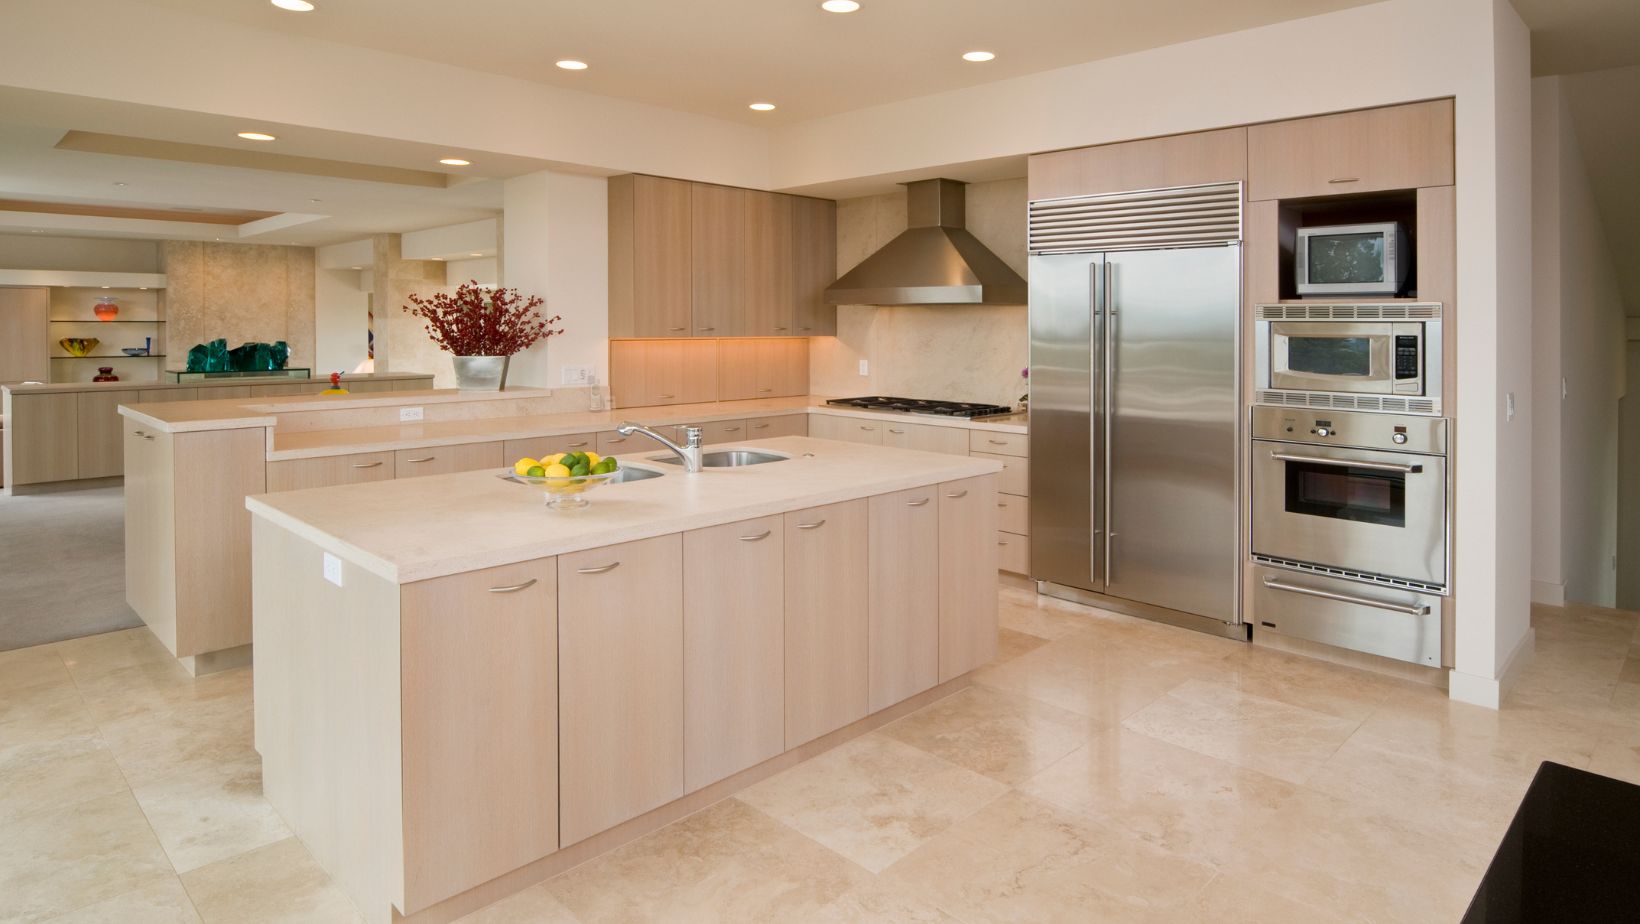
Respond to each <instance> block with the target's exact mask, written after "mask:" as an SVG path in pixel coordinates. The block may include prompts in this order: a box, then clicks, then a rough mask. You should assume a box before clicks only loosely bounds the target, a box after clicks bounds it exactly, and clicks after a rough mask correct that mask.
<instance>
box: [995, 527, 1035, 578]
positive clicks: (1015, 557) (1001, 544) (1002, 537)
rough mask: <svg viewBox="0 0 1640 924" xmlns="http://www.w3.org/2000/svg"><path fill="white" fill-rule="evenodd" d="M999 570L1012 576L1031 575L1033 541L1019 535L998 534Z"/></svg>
mask: <svg viewBox="0 0 1640 924" xmlns="http://www.w3.org/2000/svg"><path fill="white" fill-rule="evenodd" d="M997 568H998V569H1000V570H1002V571H1007V572H1009V573H1011V574H1023V575H1025V576H1026V577H1029V576H1030V574H1031V540H1030V537H1029V536H1022V535H1019V534H1017V533H1008V532H1000V531H999V532H998V533H997Z"/></svg>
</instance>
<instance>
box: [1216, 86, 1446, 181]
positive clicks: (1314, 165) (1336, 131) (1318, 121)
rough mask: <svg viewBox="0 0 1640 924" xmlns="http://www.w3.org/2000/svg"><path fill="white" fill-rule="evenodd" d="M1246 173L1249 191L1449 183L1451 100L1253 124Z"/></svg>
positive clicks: (1250, 132) (1249, 134) (1249, 133)
mask: <svg viewBox="0 0 1640 924" xmlns="http://www.w3.org/2000/svg"><path fill="white" fill-rule="evenodd" d="M1247 176H1248V183H1247V198H1248V199H1294V198H1302V197H1306V196H1336V195H1340V194H1344V193H1360V192H1373V191H1377V190H1385V189H1416V188H1419V187H1423V186H1450V185H1452V182H1453V123H1452V100H1449V99H1446V100H1434V101H1432V102H1427V103H1412V104H1409V105H1405V106H1388V107H1384V108H1381V109H1364V110H1361V111H1358V112H1341V113H1337V114H1334V115H1324V116H1315V117H1313V118H1308V119H1292V120H1289V121H1285V122H1270V123H1267V124H1264V125H1254V126H1252V127H1251V128H1249V129H1248V130H1247Z"/></svg>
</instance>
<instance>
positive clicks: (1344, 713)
mask: <svg viewBox="0 0 1640 924" xmlns="http://www.w3.org/2000/svg"><path fill="white" fill-rule="evenodd" d="M1222 663H1223V665H1224V666H1225V668H1226V670H1225V671H1224V673H1222V674H1218V675H1216V676H1214V677H1211V678H1208V677H1203V678H1202V679H1214V680H1218V681H1220V682H1223V683H1228V684H1230V685H1232V686H1234V687H1236V688H1237V689H1239V690H1240V691H1241V692H1243V693H1247V694H1251V695H1253V696H1261V697H1264V698H1265V699H1274V700H1279V701H1281V702H1284V703H1287V704H1288V705H1290V706H1302V707H1303V708H1305V709H1313V710H1315V711H1316V712H1325V713H1329V714H1331V715H1336V716H1338V717H1340V718H1345V719H1356V720H1360V719H1364V718H1366V717H1367V716H1368V715H1371V714H1372V713H1373V712H1374V711H1375V710H1376V709H1377V708H1378V707H1379V706H1380V705H1382V704H1383V703H1384V701H1385V700H1387V699H1389V697H1390V696H1392V695H1393V694H1395V693H1397V692H1399V691H1402V690H1405V689H1407V688H1408V687H1410V686H1413V684H1412V682H1411V681H1402V680H1395V679H1392V678H1389V677H1385V676H1384V675H1382V674H1375V673H1372V672H1371V671H1363V670H1355V669H1352V668H1348V667H1343V666H1341V665H1337V664H1330V663H1328V662H1326V661H1321V660H1318V659H1316V658H1306V657H1304V656H1302V655H1296V654H1289V653H1287V652H1283V651H1275V650H1273V649H1269V648H1259V647H1256V646H1252V645H1249V646H1246V647H1245V648H1243V649H1242V650H1240V651H1238V652H1236V653H1235V654H1232V655H1231V656H1230V657H1229V658H1226V659H1224V661H1223V662H1222Z"/></svg>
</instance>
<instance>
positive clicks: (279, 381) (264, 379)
mask: <svg viewBox="0 0 1640 924" xmlns="http://www.w3.org/2000/svg"><path fill="white" fill-rule="evenodd" d="M103 358H106V359H111V360H114V359H124V358H125V357H122V356H108V357H103ZM425 378H431V376H430V375H429V374H428V373H426V372H373V373H359V374H354V373H348V374H345V375H343V376H342V381H343V382H344V383H346V382H399V381H404V380H405V379H425ZM328 380H329V374H328V373H326V375H325V376H321V377H319V378H309V379H293V378H287V377H285V376H254V377H253V376H246V377H244V378H231V379H202V380H200V381H198V382H170V381H154V380H151V381H147V382H134V381H133V382H128V381H125V380H123V379H122V380H120V381H118V382H57V383H54V384H39V385H34V384H24V383H22V382H9V383H7V384H6V386H5V387H6V388H9V389H11V391H12V392H13V393H14V394H19V395H57V394H65V393H70V392H82V391H154V390H160V389H177V388H204V389H211V388H231V387H233V386H236V385H321V384H324V383H325V382H326V381H328ZM389 394H390V393H389ZM212 400H228V401H234V399H231V398H230V399H212ZM259 400H261V399H259ZM244 401H245V399H243V398H241V399H238V403H244Z"/></svg>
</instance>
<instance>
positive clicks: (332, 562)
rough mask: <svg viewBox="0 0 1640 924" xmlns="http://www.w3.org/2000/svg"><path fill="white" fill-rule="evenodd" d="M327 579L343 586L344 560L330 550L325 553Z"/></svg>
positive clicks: (338, 585)
mask: <svg viewBox="0 0 1640 924" xmlns="http://www.w3.org/2000/svg"><path fill="white" fill-rule="evenodd" d="M325 580H327V581H329V582H330V583H332V584H335V585H336V586H337V587H340V586H342V560H341V559H340V558H337V557H336V556H334V555H332V554H330V553H329V552H326V553H325Z"/></svg>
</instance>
